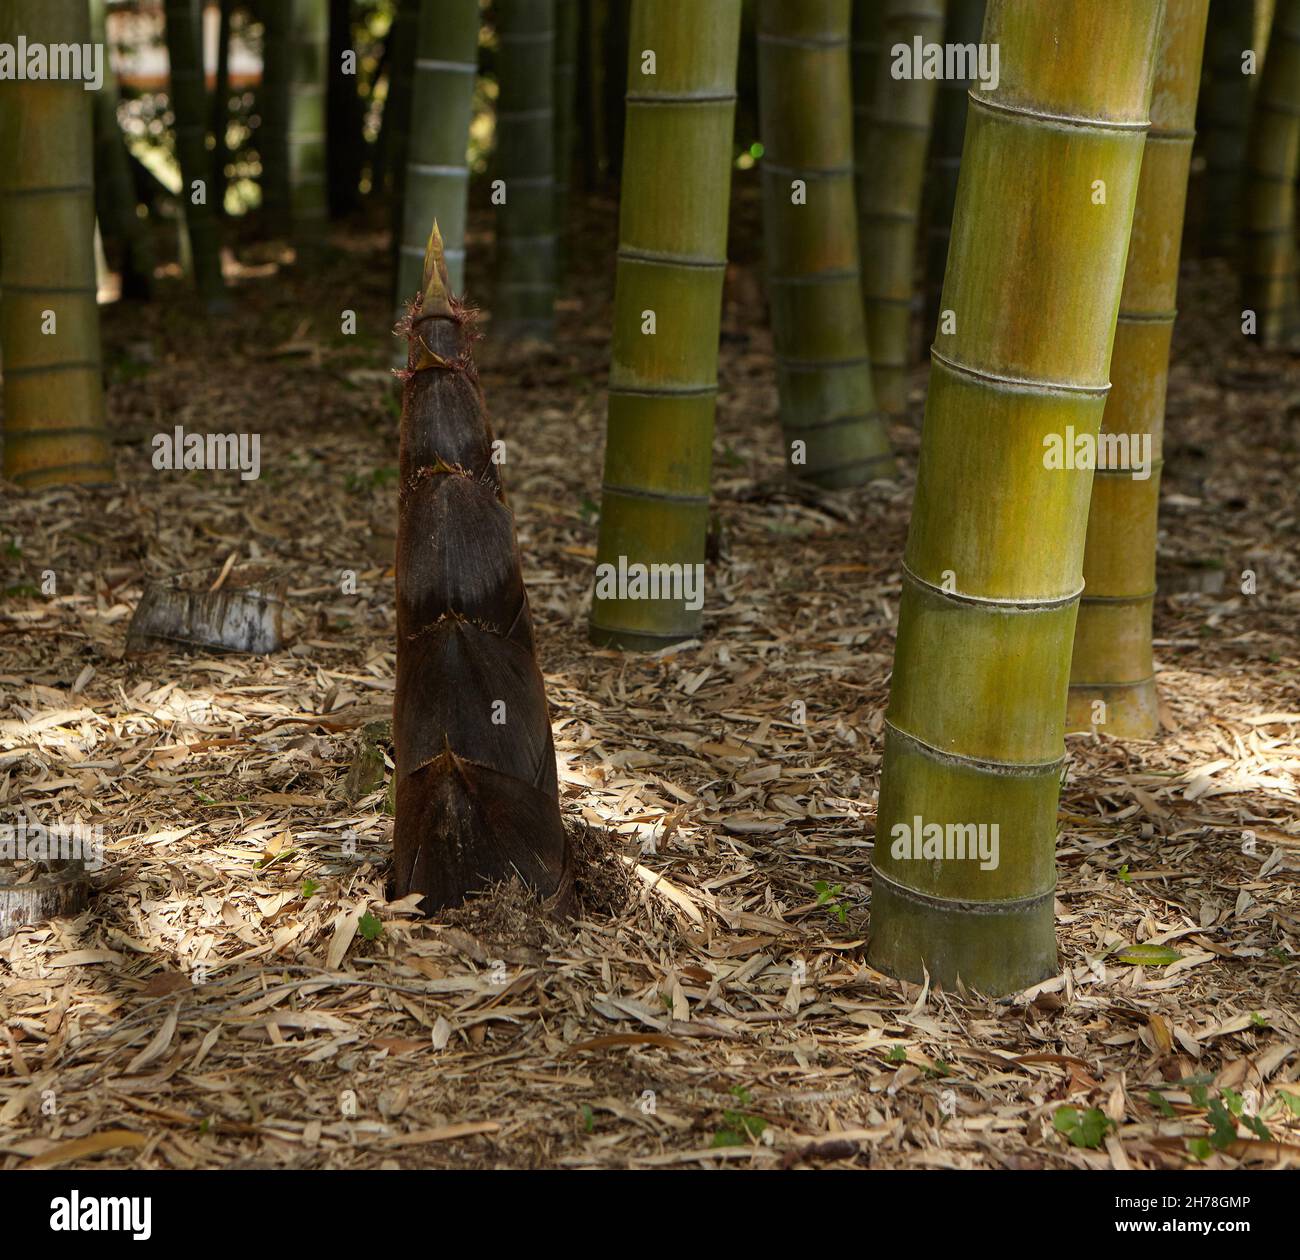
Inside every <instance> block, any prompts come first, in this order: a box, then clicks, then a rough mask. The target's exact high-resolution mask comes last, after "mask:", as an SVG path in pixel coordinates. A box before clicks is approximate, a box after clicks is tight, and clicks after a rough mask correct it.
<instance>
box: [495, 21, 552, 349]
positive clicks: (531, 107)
mask: <svg viewBox="0 0 1300 1260" xmlns="http://www.w3.org/2000/svg"><path fill="white" fill-rule="evenodd" d="M496 13H497V44H498V48H497V82H498V85H499V86H498V90H497V110H496V145H497V151H496V164H495V174H496V178H497V179H499V180H503V181H504V183H505V201H504V202H503V203H501V204H500V205H497V207H496V223H497V260H496V304H495V306H494V307H493V310H492V319H493V328H494V330H495V331H496V332H498V333H499V334H501V335H503V336H507V337H512V338H517V337H536V338H539V339H542V340H549V339H550V337H551V334H552V332H553V330H554V321H555V266H556V241H555V106H554V94H555V73H554V71H555V65H554V63H555V4H554V0H497V6H496Z"/></svg>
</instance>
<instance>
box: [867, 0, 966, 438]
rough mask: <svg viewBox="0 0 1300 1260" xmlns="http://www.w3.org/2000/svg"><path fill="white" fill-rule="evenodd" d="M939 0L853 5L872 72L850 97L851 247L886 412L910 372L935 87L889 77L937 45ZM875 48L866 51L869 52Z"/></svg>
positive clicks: (896, 406)
mask: <svg viewBox="0 0 1300 1260" xmlns="http://www.w3.org/2000/svg"><path fill="white" fill-rule="evenodd" d="M944 4H945V0H888V3H887V4H886V5H885V6H884V10H883V17H882V14H881V8H882V6H881V0H855V2H854V21H855V23H856V24H857V25H856V33H855V35H854V40H855V42H857V43H859V44H860V45H862V46H863V48H862V51H861V53H860V56H861V59H862V60H861V64H863V66H864V68H866V66H867V65H868V64H869V65H870V67H871V68H872V69H873V71H874V73H873V78H872V79H871V80H870V83H871V94H870V96H869V97H864V95H863V93H864V91H865V87H866V85H865V84H864V85H861V86H860V87H858V88H857V89H855V90H856V91H857V92H858V111H857V118H856V119H855V132H856V135H855V141H856V145H857V171H858V240H859V248H860V250H861V254H862V296H863V301H864V302H865V304H866V316H867V345H868V346H869V347H870V350H871V373H872V378H873V380H874V382H875V387H876V401H877V402H878V403H879V404H880V407H881V409H882V410H883V411H885V413H886V414H889V415H897V414H899V413H901V412H902V411H904V410H905V409H906V406H907V372H908V368H909V367H911V364H912V353H911V347H912V309H913V296H914V293H915V284H914V271H915V266H916V247H917V237H918V224H919V222H920V215H921V190H922V188H923V186H924V183H925V155H926V150H927V147H928V145H929V140H930V125H931V122H932V121H933V118H934V99H935V95H936V91H937V87H938V82H937V80H935V79H927V78H925V77H924V76H922V75H920V74H916V75H914V77H911V78H900V79H896V78H894V76H893V73H892V69H893V66H894V64H895V58H894V54H893V49H894V48H895V47H896V46H898V45H905V46H906V47H908V48H909V49H910V48H911V47H912V46H913V40H914V39H917V38H920V39H921V40H922V41H923V42H925V43H934V42H936V41H938V40H940V39H941V38H942V37H943V20H944ZM872 44H875V45H876V51H875V52H874V53H871V52H868V51H867V49H868V48H869V47H870V46H871V45H872Z"/></svg>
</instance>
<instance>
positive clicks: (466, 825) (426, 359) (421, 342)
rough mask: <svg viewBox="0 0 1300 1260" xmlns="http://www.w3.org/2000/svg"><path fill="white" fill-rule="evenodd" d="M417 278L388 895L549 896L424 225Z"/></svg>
mask: <svg viewBox="0 0 1300 1260" xmlns="http://www.w3.org/2000/svg"><path fill="white" fill-rule="evenodd" d="M445 4H446V0H439V5H438V7H439V8H443V7H445ZM417 124H418V116H417ZM423 278H424V291H423V293H422V294H421V295H420V298H419V302H418V304H417V306H416V308H415V310H414V311H413V312H412V318H411V323H410V335H409V344H410V357H409V359H408V361H407V371H406V373H405V384H404V387H403V391H402V435H401V452H400V456H399V462H400V466H401V498H400V504H399V510H398V527H397V528H398V533H397V680H396V687H395V689H394V694H393V740H394V745H395V748H396V754H397V755H396V763H397V764H396V770H395V774H394V778H395V780H396V791H395V794H394V796H395V803H396V808H395V811H394V812H395V819H394V828H393V841H394V863H393V866H394V875H393V880H394V885H395V895H396V896H398V897H405V896H408V895H409V894H411V893H423V894H424V900H423V908H424V910H425V911H426V912H429V911H432V910H438V909H441V908H442V907H444V906H452V905H457V904H459V902H460V901H461V900H462V899H463V898H464V897H465V895H466V894H467V893H470V892H473V891H476V890H478V889H481V888H483V887H485V886H489V885H491V884H493V883H496V882H498V881H500V880H504V879H509V878H511V877H513V876H518V877H519V878H521V879H522V880H523V881H524V883H526V884H528V885H529V886H530V887H532V888H533V889H534V891H535V892H536V893H537V894H538V895H539V896H542V897H554V898H555V902H556V909H557V910H561V911H562V910H563V909H564V908H565V906H566V903H567V902H568V900H569V898H570V896H571V894H572V892H573V857H572V850H571V847H570V844H569V839H568V835H567V833H566V832H565V829H564V822H563V820H562V819H561V817H560V806H559V792H558V784H557V779H556V772H555V746H554V743H553V742H552V738H551V721H550V714H549V713H548V711H547V705H546V687H545V683H544V682H543V680H542V673H541V670H540V669H539V668H538V665H537V656H536V650H535V647H534V642H533V626H532V618H531V616H530V614H529V609H528V594H527V592H526V590H525V589H524V581H523V575H522V573H521V571H520V560H519V546H518V544H517V542H516V540H515V522H514V517H513V515H512V514H511V512H510V509H509V508H508V507H507V506H506V502H505V492H504V490H503V489H502V485H501V472H500V467H499V465H498V464H497V462H496V460H495V458H494V447H495V443H494V440H493V436H492V428H491V425H490V424H489V423H488V418H487V413H486V409H485V407H484V404H483V394H482V391H481V390H480V388H479V385H478V377H477V374H476V373H475V370H474V360H473V355H472V346H473V341H474V336H473V317H472V312H467V311H466V310H465V309H464V308H463V307H462V306H461V305H460V303H459V302H458V301H457V300H456V299H455V297H454V296H453V295H452V292H451V282H450V278H449V276H448V274H447V269H446V267H445V265H444V263H443V257H442V242H441V241H440V239H439V237H438V227H437V224H434V228H433V234H432V236H431V237H430V238H429V257H428V261H427V262H426V264H425V268H424V277H423Z"/></svg>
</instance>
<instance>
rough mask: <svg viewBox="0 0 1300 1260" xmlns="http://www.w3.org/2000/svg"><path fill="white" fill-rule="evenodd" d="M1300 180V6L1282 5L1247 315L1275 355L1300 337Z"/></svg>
mask: <svg viewBox="0 0 1300 1260" xmlns="http://www.w3.org/2000/svg"><path fill="white" fill-rule="evenodd" d="M1297 173H1300V0H1279V2H1278V5H1277V8H1276V10H1275V11H1274V14H1273V29H1272V31H1271V33H1270V34H1269V39H1268V55H1267V56H1266V57H1265V58H1264V71H1263V74H1262V76H1261V78H1260V82H1259V90H1258V92H1257V93H1256V95H1255V111H1254V116H1253V117H1252V119H1251V126H1250V146H1249V150H1248V152H1247V158H1246V204H1245V210H1244V219H1245V242H1244V243H1245V250H1244V253H1245V259H1244V263H1245V265H1244V268H1243V274H1242V281H1243V290H1244V301H1245V306H1246V309H1248V310H1252V311H1254V312H1255V318H1256V320H1257V335H1258V337H1259V341H1260V344H1261V345H1262V346H1264V347H1265V348H1274V347H1277V346H1280V345H1282V344H1283V343H1284V342H1286V341H1288V340H1290V339H1291V338H1292V337H1294V336H1295V335H1296V333H1297V332H1298V331H1300V298H1298V296H1297V285H1296V240H1295V234H1296V207H1295V201H1296V191H1295V185H1296V176H1297Z"/></svg>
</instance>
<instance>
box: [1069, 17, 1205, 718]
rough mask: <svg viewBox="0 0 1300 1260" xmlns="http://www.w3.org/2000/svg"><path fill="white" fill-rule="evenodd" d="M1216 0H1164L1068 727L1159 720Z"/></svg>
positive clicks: (1091, 518)
mask: <svg viewBox="0 0 1300 1260" xmlns="http://www.w3.org/2000/svg"><path fill="white" fill-rule="evenodd" d="M1208 4H1209V0H1165V17H1164V23H1163V25H1162V27H1161V32H1160V52H1159V56H1158V58H1157V61H1156V78H1155V87H1154V89H1153V91H1152V93H1151V129H1150V131H1148V133H1147V143H1146V149H1145V151H1144V153H1143V155H1142V177H1141V180H1140V181H1139V183H1138V195H1137V207H1136V209H1135V210H1134V212H1133V232H1132V235H1131V237H1130V238H1129V248H1128V265H1127V267H1126V269H1125V272H1124V289H1123V292H1122V294H1121V295H1120V303H1119V322H1118V324H1117V326H1116V329H1115V348H1114V352H1113V353H1112V355H1111V362H1110V379H1111V390H1110V395H1109V397H1107V399H1106V410H1105V412H1104V413H1103V415H1102V420H1101V431H1102V435H1103V436H1102V438H1101V446H1100V449H1099V452H1098V454H1099V458H1098V459H1097V461H1096V462H1097V464H1098V465H1099V467H1098V468H1097V469H1096V472H1095V474H1094V476H1093V482H1092V507H1091V509H1090V510H1089V513H1088V537H1087V545H1086V546H1085V548H1084V553H1083V597H1082V599H1081V600H1080V603H1079V619H1078V623H1077V625H1076V626H1075V630H1074V655H1073V658H1072V659H1071V662H1070V693H1069V703H1068V707H1067V711H1066V730H1069V731H1086V730H1090V729H1097V730H1103V731H1105V732H1106V733H1107V734H1108V735H1114V736H1117V737H1118V738H1120V739H1150V738H1151V737H1152V736H1154V735H1155V733H1156V728H1157V726H1158V725H1159V720H1160V715H1159V705H1158V702H1157V699H1156V680H1155V665H1154V662H1153V659H1152V650H1151V614H1152V608H1153V605H1154V603H1155V587H1156V518H1157V513H1158V511H1159V507H1160V471H1161V467H1162V464H1163V460H1162V456H1161V451H1162V447H1163V442H1164V421H1165V391H1166V387H1167V385H1168V380H1169V348H1170V343H1171V342H1172V340H1173V332H1174V306H1175V303H1176V301H1177V297H1178V260H1179V253H1180V248H1181V245H1182V238H1183V211H1184V209H1185V207H1186V204H1187V177H1188V173H1189V171H1190V170H1191V163H1192V140H1193V137H1194V135H1195V132H1194V130H1193V129H1194V126H1195V123H1196V97H1197V92H1198V90H1199V88H1200V81H1201V52H1202V49H1203V47H1204V43H1205V25H1206V17H1207V8H1208ZM1121 443H1123V445H1121ZM1103 464H1104V465H1105V466H1104V467H1102V466H1100V465H1103Z"/></svg>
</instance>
